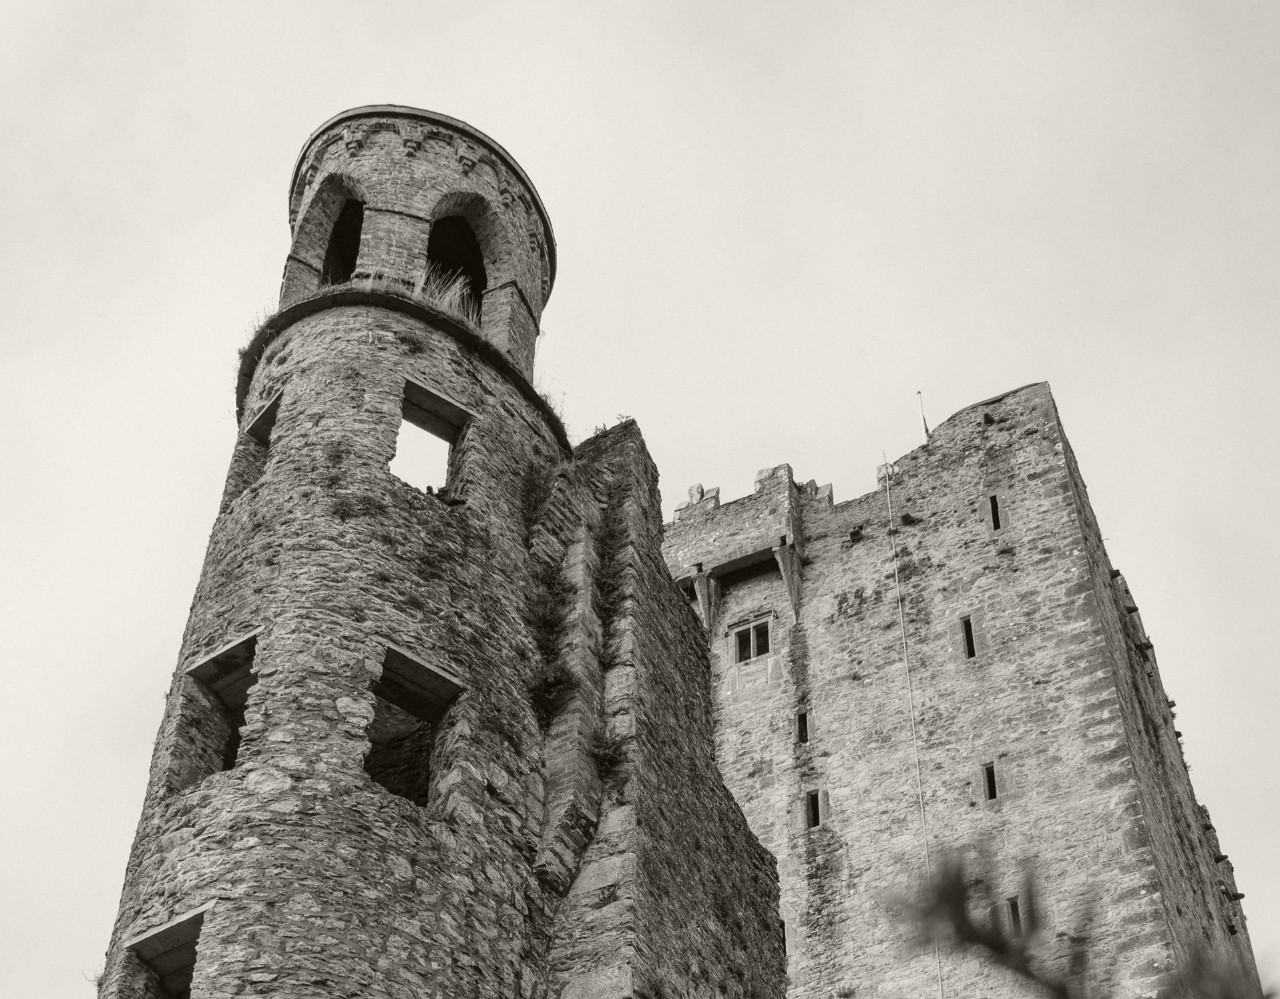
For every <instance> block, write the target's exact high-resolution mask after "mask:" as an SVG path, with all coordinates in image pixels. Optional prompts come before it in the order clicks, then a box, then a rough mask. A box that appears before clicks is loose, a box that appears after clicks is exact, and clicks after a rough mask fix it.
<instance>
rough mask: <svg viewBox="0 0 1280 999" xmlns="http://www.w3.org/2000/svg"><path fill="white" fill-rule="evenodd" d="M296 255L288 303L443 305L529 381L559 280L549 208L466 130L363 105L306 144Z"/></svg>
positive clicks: (286, 287)
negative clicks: (345, 291) (366, 296)
mask: <svg viewBox="0 0 1280 999" xmlns="http://www.w3.org/2000/svg"><path fill="white" fill-rule="evenodd" d="M289 225H290V228H291V229H292V231H293V246H292V247H291V249H290V252H289V258H288V261H287V263H286V265H285V272H284V280H283V282H282V287H281V292H280V304H281V306H288V305H292V304H293V303H294V302H297V301H299V300H301V299H304V298H306V297H308V296H311V295H314V294H316V292H317V291H319V290H320V289H322V288H325V287H332V286H339V285H344V284H350V285H352V286H354V287H362V286H368V287H372V288H383V289H395V290H398V291H400V292H402V293H405V294H408V295H411V296H412V297H415V298H420V299H424V298H425V299H426V300H431V299H433V298H440V297H441V289H442V287H444V286H446V285H448V286H450V287H449V289H448V290H447V291H446V292H445V293H444V297H445V298H446V299H447V303H448V304H450V305H453V306H455V307H456V308H455V309H454V311H456V312H458V313H460V314H461V315H462V316H463V317H464V318H465V319H466V320H467V321H468V322H469V324H470V325H471V326H472V327H474V328H475V329H476V330H478V331H479V332H480V333H481V335H483V336H484V337H485V339H487V340H488V341H489V342H490V343H492V344H493V345H494V346H495V347H497V348H498V349H499V350H500V351H501V352H502V353H503V354H504V355H505V356H506V358H507V360H509V361H510V362H511V363H512V365H514V366H515V368H516V370H518V371H519V372H520V373H521V374H523V375H524V376H525V377H526V378H528V377H530V376H531V375H532V373H533V353H534V346H535V341H536V339H537V335H538V321H539V318H540V317H541V315H542V309H543V306H544V305H545V304H546V301H547V296H548V295H549V294H550V292H551V285H552V282H553V281H554V280H555V270H556V244H555V237H554V235H553V234H552V232H551V221H550V219H548V218H547V212H546V209H545V208H543V206H542V201H541V199H540V198H539V197H538V192H537V191H536V190H534V187H533V184H532V183H531V182H530V181H529V178H528V177H526V176H525V173H524V171H523V170H522V169H520V166H519V164H517V163H516V161H515V160H513V159H512V158H511V156H510V154H508V153H507V151H506V150H505V149H503V148H502V147H501V146H500V145H498V144H497V143H496V142H494V141H493V140H492V139H490V138H489V137H488V136H487V135H485V134H484V133H482V132H480V131H478V130H476V129H474V128H472V127H471V126H470V125H468V124H466V123H465V122H461V121H458V120H457V119H454V118H449V117H447V116H446V115H441V114H434V113H432V112H429V111H419V110H416V109H414V108H406V107H399V106H394V105H378V106H374V107H363V108H355V109H354V110H351V111H346V112H344V113H343V114H340V115H337V116H335V117H333V118H331V119H329V121H327V122H325V123H324V124H323V125H321V126H320V128H318V129H317V130H316V131H315V132H314V133H313V134H312V136H311V138H309V139H308V140H307V142H306V145H304V146H303V147H302V152H301V153H300V154H299V156H298V161H297V163H296V164H295V165H294V168H293V180H292V182H291V184H290V187H289Z"/></svg>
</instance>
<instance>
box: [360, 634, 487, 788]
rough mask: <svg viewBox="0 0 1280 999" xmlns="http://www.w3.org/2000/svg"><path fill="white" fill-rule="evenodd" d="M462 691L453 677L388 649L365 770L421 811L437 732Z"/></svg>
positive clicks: (377, 687) (377, 685)
mask: <svg viewBox="0 0 1280 999" xmlns="http://www.w3.org/2000/svg"><path fill="white" fill-rule="evenodd" d="M462 690H463V687H462V684H461V683H460V682H459V681H458V680H457V679H456V678H454V677H453V676H450V675H449V674H447V673H445V672H444V671H442V670H439V669H435V668H433V667H431V666H428V665H427V664H426V663H424V662H423V661H422V660H420V659H418V658H417V657H416V656H414V655H412V654H411V653H408V652H406V651H404V650H403V649H399V648H397V647H396V646H394V645H388V646H387V651H386V655H385V657H384V659H383V663H382V676H381V677H380V678H379V679H378V680H377V682H375V683H374V684H373V694H374V713H373V719H372V721H370V722H369V727H368V729H367V730H366V735H367V736H368V738H369V752H368V753H367V754H366V755H365V758H364V771H365V773H367V774H368V775H369V777H370V779H371V780H373V782H374V783H375V784H377V785H378V786H379V787H381V788H382V789H383V790H384V791H388V792H390V793H391V794H394V795H396V796H397V797H401V798H404V799H406V800H408V801H411V802H413V803H414V804H415V805H418V806H419V807H421V806H423V805H425V804H426V803H427V792H428V789H429V786H430V779H431V749H432V746H433V745H434V743H435V736H436V732H437V731H438V730H439V727H440V723H441V721H442V720H443V719H444V716H445V714H446V712H448V710H449V708H450V707H451V706H452V705H453V702H454V700H455V699H456V698H457V696H458V695H459V694H460V693H461V692H462Z"/></svg>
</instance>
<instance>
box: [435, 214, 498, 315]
mask: <svg viewBox="0 0 1280 999" xmlns="http://www.w3.org/2000/svg"><path fill="white" fill-rule="evenodd" d="M427 263H428V265H429V266H431V267H434V268H435V270H436V271H437V272H438V273H440V274H441V275H443V276H445V277H447V278H454V277H465V278H466V279H467V294H468V297H469V298H470V303H469V304H470V305H471V306H473V307H474V309H475V311H476V312H477V313H479V311H480V302H481V300H482V299H483V298H484V290H485V288H487V287H488V286H489V279H488V276H487V275H486V274H485V269H484V253H483V252H482V251H481V249H480V243H479V242H478V241H477V240H476V236H475V233H474V232H472V231H471V226H470V225H469V224H468V223H467V220H466V219H465V218H463V217H462V216H461V215H446V216H445V217H444V218H439V219H436V220H435V221H434V222H433V223H431V235H430V236H429V237H427Z"/></svg>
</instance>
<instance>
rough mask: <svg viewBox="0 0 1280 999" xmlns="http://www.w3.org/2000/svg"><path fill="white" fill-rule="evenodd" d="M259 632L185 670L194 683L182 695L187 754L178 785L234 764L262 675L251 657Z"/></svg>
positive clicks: (232, 643) (189, 782) (202, 778)
mask: <svg viewBox="0 0 1280 999" xmlns="http://www.w3.org/2000/svg"><path fill="white" fill-rule="evenodd" d="M260 630H261V629H258V630H255V631H253V632H251V633H249V634H248V635H245V636H244V637H242V638H238V639H236V640H235V641H233V642H231V643H230V644H228V645H225V646H223V647H222V648H221V649H219V650H218V651H216V652H214V653H212V654H211V655H208V656H206V657H205V658H204V659H201V660H200V661H199V662H197V663H195V664H194V665H192V666H189V667H188V668H187V669H186V670H185V671H184V673H185V675H186V676H187V677H188V678H190V679H191V680H193V681H195V683H194V685H193V687H192V688H188V690H187V691H186V692H184V695H183V696H184V701H183V706H182V709H181V710H182V715H183V730H184V734H185V735H186V742H187V746H186V749H187V752H185V753H184V754H182V765H183V767H184V770H183V772H182V773H181V774H179V777H178V784H179V789H181V788H184V787H190V786H191V785H192V784H197V783H199V782H200V781H202V780H204V778H206V777H208V776H209V775H210V774H215V773H218V772H220V771H223V770H230V769H232V768H233V767H234V766H235V765H236V760H237V758H238V757H239V754H240V734H241V730H242V729H243V728H244V711H245V705H246V703H247V701H248V698H249V690H250V688H251V687H253V685H254V684H255V683H256V682H257V679H258V678H257V675H256V674H255V673H254V671H253V660H254V654H255V652H256V650H257V642H258V633H259V631H260Z"/></svg>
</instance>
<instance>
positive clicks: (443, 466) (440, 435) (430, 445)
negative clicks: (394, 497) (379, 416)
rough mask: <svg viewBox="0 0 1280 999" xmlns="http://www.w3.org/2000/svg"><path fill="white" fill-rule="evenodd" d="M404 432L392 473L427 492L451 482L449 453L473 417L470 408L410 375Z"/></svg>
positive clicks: (403, 413)
mask: <svg viewBox="0 0 1280 999" xmlns="http://www.w3.org/2000/svg"><path fill="white" fill-rule="evenodd" d="M400 415H401V423H400V432H399V433H398V434H397V435H396V453H395V456H394V457H393V458H392V459H391V473H392V474H393V475H395V476H396V478H398V479H401V480H402V481H404V482H407V483H408V484H409V485H411V486H413V487H415V488H417V489H420V490H422V491H423V492H433V491H439V490H442V489H444V488H445V486H446V485H448V480H449V455H450V452H451V451H452V449H453V445H454V444H456V443H457V441H458V438H459V436H461V434H462V428H463V426H464V425H465V424H466V422H467V421H468V420H469V419H471V418H472V416H473V415H474V414H472V413H471V412H470V411H469V410H467V409H465V408H464V407H462V406H461V405H459V404H458V403H456V402H454V401H453V400H452V399H449V398H447V397H446V396H443V395H441V394H440V393H438V392H435V391H433V390H431V389H429V388H427V387H426V386H425V385H422V384H421V383H419V382H416V381H414V380H413V379H412V378H406V379H405V383H404V400H403V402H402V404H401V411H400Z"/></svg>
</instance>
